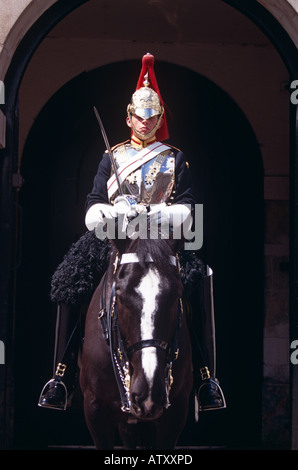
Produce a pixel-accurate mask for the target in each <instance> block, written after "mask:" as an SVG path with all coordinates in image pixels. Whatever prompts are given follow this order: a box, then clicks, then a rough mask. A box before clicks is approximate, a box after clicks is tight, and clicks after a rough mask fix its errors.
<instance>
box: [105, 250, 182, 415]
mask: <svg viewBox="0 0 298 470" xmlns="http://www.w3.org/2000/svg"><path fill="white" fill-rule="evenodd" d="M138 261H139V260H138V257H137V255H136V254H135V253H125V254H124V255H122V257H121V258H119V256H118V254H117V255H116V260H115V263H114V273H113V274H114V275H115V273H116V271H117V268H118V266H119V265H120V264H126V263H137V262H138ZM146 261H147V262H153V260H152V258H151V257H150V256H148V258H147V260H146ZM169 262H170V263H171V264H175V265H176V266H177V265H178V269H180V267H179V260H178V258H176V257H175V256H170V259H169ZM106 281H107V273H105V275H104V279H103V285H102V298H101V309H100V311H99V313H98V319H99V320H100V321H101V323H102V328H103V332H104V336H105V340H106V342H107V344H108V346H109V349H110V355H111V361H112V365H113V370H114V375H115V379H116V382H117V386H118V389H119V393H120V398H121V410H122V411H124V412H126V413H130V412H131V400H130V384H131V375H130V359H131V357H132V355H133V354H134V353H135V352H136V351H140V350H142V349H144V348H149V347H150V348H152V347H154V348H157V349H161V350H163V351H165V353H166V355H167V362H166V367H165V372H164V377H165V388H166V403H165V408H168V407H169V406H170V399H169V395H170V391H171V387H172V384H173V380H174V379H173V375H172V367H173V362H174V361H175V360H176V359H177V357H178V354H179V348H178V335H179V330H180V325H181V315H182V313H183V306H182V300H181V298H180V299H179V302H178V312H177V325H176V329H175V332H174V335H173V338H172V341H171V344H169V343H168V342H167V341H164V340H162V339H155V338H152V339H145V340H141V341H138V342H136V343H134V344H133V345H132V346H130V347H129V348H125V346H124V344H123V340H122V337H121V333H120V329H119V324H118V309H117V298H116V292H115V280H114V281H113V283H112V288H111V293H110V299H109V308H108V309H107V308H106Z"/></svg>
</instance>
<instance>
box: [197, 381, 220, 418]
mask: <svg viewBox="0 0 298 470" xmlns="http://www.w3.org/2000/svg"><path fill="white" fill-rule="evenodd" d="M204 392H205V397H204V396H202V394H203V395H204ZM197 400H198V409H199V411H212V410H222V409H224V408H226V407H227V405H226V400H225V396H224V393H223V391H222V388H221V386H220V385H219V382H218V380H217V379H216V378H211V377H210V378H209V379H207V380H206V381H205V382H204V383H202V385H201V386H200V388H199V390H198V393H197Z"/></svg>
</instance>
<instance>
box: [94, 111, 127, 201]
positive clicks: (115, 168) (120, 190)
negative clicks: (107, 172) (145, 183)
mask: <svg viewBox="0 0 298 470" xmlns="http://www.w3.org/2000/svg"><path fill="white" fill-rule="evenodd" d="M93 109H94V113H95V116H96V119H97V122H98V124H99V127H100V130H101V134H102V137H103V140H104V143H105V146H106V149H107V152H108V154H109V156H110V160H111V164H112V168H113V170H114V173H115V177H116V181H117V186H118V191H119V194H120V196H123V191H122V189H121V184H120V180H119V176H118V170H117V166H116V162H115V160H114V158H113V154H112V150H111V146H110V143H109V139H108V136H107V134H106V131H105V128H104V126H103V123H102V120H101V118H100V116H99V113H98V111H97V109H96V107H95V106H93Z"/></svg>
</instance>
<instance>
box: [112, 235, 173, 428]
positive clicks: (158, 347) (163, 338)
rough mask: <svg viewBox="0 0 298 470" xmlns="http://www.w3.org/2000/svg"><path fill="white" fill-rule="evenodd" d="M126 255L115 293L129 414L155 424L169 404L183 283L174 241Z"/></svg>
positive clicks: (144, 244) (147, 244)
mask: <svg viewBox="0 0 298 470" xmlns="http://www.w3.org/2000/svg"><path fill="white" fill-rule="evenodd" d="M126 251H127V253H120V256H122V262H121V263H120V265H119V267H118V269H117V272H116V275H115V276H116V277H115V292H116V305H117V314H118V324H119V330H120V334H121V338H122V341H123V345H124V348H125V350H126V353H127V357H128V359H129V364H130V402H131V407H130V411H131V412H132V413H133V414H134V415H135V416H136V417H137V418H139V419H156V418H157V417H158V416H160V415H161V414H162V412H163V409H164V407H165V406H167V405H168V403H169V396H168V395H169V389H170V385H169V383H168V379H169V375H170V370H169V366H170V365H171V362H172V360H173V358H174V356H175V352H176V350H175V348H176V343H175V341H176V335H177V334H178V328H179V321H180V317H179V311H180V310H179V309H180V298H181V294H182V284H181V281H180V276H179V270H178V266H177V262H176V258H175V248H174V247H173V243H172V242H171V241H170V240H135V241H133V242H131V243H130V246H129V248H127V249H126ZM123 255H124V256H123Z"/></svg>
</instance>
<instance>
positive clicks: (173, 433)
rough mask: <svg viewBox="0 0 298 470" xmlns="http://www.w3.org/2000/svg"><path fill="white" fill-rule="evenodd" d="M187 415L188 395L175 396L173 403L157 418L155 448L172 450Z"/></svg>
mask: <svg viewBox="0 0 298 470" xmlns="http://www.w3.org/2000/svg"><path fill="white" fill-rule="evenodd" d="M187 415H188V395H187V394H186V395H181V396H180V397H179V398H176V400H175V403H174V402H173V403H172V406H170V408H168V409H167V410H165V412H164V414H163V415H162V416H161V418H160V419H159V420H158V424H157V426H156V429H157V448H158V449H160V450H173V449H175V447H176V444H177V441H178V438H179V436H180V434H181V433H182V431H183V428H184V426H185V423H186V420H187Z"/></svg>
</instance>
